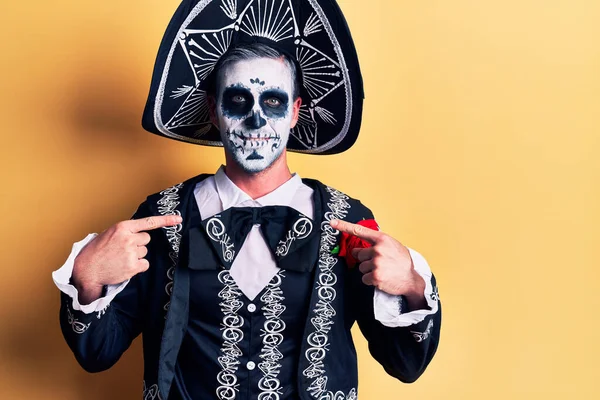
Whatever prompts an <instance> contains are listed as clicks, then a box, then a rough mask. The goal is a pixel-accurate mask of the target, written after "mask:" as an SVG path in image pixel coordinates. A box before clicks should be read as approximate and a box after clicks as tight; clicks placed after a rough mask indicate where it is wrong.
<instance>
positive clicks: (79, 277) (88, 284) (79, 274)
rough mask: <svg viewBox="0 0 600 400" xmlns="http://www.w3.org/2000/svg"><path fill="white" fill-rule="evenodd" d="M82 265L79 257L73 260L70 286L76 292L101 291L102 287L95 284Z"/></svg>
mask: <svg viewBox="0 0 600 400" xmlns="http://www.w3.org/2000/svg"><path fill="white" fill-rule="evenodd" d="M83 264H84V263H82V262H81V260H79V257H77V258H75V262H74V264H73V274H72V276H71V284H72V285H73V286H75V288H76V289H77V291H78V292H80V293H81V292H96V291H98V290H100V291H102V289H103V287H104V285H102V284H101V283H99V282H96V281H95V280H94V279H93V277H92V276H91V275H90V274H89V273H88V270H89V269H88V268H85V266H84V265H83Z"/></svg>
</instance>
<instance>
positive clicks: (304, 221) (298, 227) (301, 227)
mask: <svg viewBox="0 0 600 400" xmlns="http://www.w3.org/2000/svg"><path fill="white" fill-rule="evenodd" d="M312 230H313V223H312V221H311V220H310V218H308V217H300V218H298V220H297V221H296V222H295V223H294V226H293V227H292V229H291V230H290V231H288V233H287V235H286V238H285V241H283V240H280V241H279V244H278V245H277V250H276V251H275V255H276V256H278V257H281V256H286V255H287V253H288V252H289V251H290V247H291V246H292V243H294V241H296V240H302V239H306V238H307V237H308V236H309V235H310V234H311V232H312Z"/></svg>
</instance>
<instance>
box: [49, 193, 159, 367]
mask: <svg viewBox="0 0 600 400" xmlns="http://www.w3.org/2000/svg"><path fill="white" fill-rule="evenodd" d="M149 215H150V212H149V209H148V208H147V206H146V203H143V204H142V205H141V206H140V207H139V208H138V210H137V212H136V213H135V214H134V216H133V218H134V219H137V218H144V217H146V216H149ZM149 233H150V234H151V237H152V238H151V241H150V244H153V242H155V241H157V240H158V238H157V237H156V236H157V233H159V232H158V231H152V232H149ZM152 247H153V246H151V245H149V246H148V255H147V256H146V258H147V259H148V260H149V261H150V264H151V268H150V269H149V270H148V271H146V272H144V273H142V274H138V275H136V276H134V277H133V278H131V280H130V282H129V284H128V285H127V286H125V288H124V289H123V290H122V291H121V292H120V293H119V294H117V296H116V297H115V298H114V299H113V300H112V301H111V302H110V304H108V305H107V306H106V307H105V308H104V309H101V310H100V311H97V312H93V313H90V314H86V313H84V312H82V311H79V310H75V309H74V308H73V301H72V299H71V297H69V295H67V294H65V293H63V292H61V294H60V295H61V308H60V314H59V318H60V326H61V330H62V333H63V336H64V338H65V340H66V341H67V344H68V345H69V347H70V348H71V350H72V351H73V354H74V355H75V358H76V359H77V361H78V362H79V364H80V365H81V366H82V367H83V368H84V369H85V370H86V371H88V372H100V371H104V370H106V369H108V368H110V367H111V366H113V365H114V364H115V363H116V362H117V361H118V360H119V358H120V357H121V355H122V354H123V353H124V352H125V350H127V348H128V347H129V346H130V344H131V342H132V341H133V339H135V338H136V337H137V336H138V335H139V334H140V333H141V331H142V327H143V320H144V308H145V307H144V305H145V299H146V298H147V297H146V296H145V292H146V290H145V287H146V286H147V280H148V273H149V272H150V271H152V261H151V259H152V253H153V249H152Z"/></svg>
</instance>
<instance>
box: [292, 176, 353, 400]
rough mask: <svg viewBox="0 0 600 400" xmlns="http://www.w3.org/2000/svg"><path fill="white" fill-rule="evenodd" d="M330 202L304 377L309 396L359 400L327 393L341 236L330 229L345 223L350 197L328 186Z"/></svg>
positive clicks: (340, 394) (321, 250)
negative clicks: (335, 222)
mask: <svg viewBox="0 0 600 400" xmlns="http://www.w3.org/2000/svg"><path fill="white" fill-rule="evenodd" d="M326 190H327V192H329V194H330V196H331V199H330V202H329V203H327V207H328V208H329V211H327V212H326V213H325V215H324V218H323V222H322V223H321V231H322V234H321V243H320V247H319V271H318V277H317V287H316V291H317V296H318V301H317V304H316V307H315V309H314V310H313V315H314V316H313V317H312V318H311V319H310V322H311V323H312V325H313V327H314V328H315V330H314V331H313V332H311V333H310V334H309V335H308V336H307V339H306V340H307V343H308V349H307V350H306V352H305V354H304V355H305V357H306V359H307V360H308V362H309V365H308V367H307V368H306V369H305V370H304V371H302V374H303V375H304V376H305V377H307V378H309V379H312V382H311V383H310V385H309V386H308V388H307V391H308V392H309V394H310V395H311V396H312V397H314V398H316V399H319V400H330V399H331V400H334V399H335V400H351V399H356V389H355V388H354V389H352V390H350V392H349V393H348V394H347V395H345V394H344V393H343V392H341V391H338V392H335V393H334V392H332V391H328V390H327V381H328V377H327V375H326V371H325V363H324V359H325V356H326V354H327V352H328V351H329V336H328V335H329V331H330V330H331V327H332V325H333V317H334V316H335V314H336V312H335V309H334V307H333V305H332V303H333V301H334V300H335V298H336V296H337V292H336V289H335V284H336V283H337V275H336V274H335V272H334V271H333V268H334V266H335V265H336V264H337V262H338V259H337V257H336V256H334V255H332V254H331V249H332V248H333V247H334V246H335V243H336V241H337V236H338V235H339V234H340V232H339V231H338V230H336V229H333V228H332V227H331V225H329V221H331V220H332V219H344V218H345V217H346V216H347V215H348V209H349V208H350V204H349V203H348V201H347V200H348V199H349V197H348V196H346V195H345V194H343V193H342V192H339V191H337V190H335V189H333V188H331V187H328V186H326Z"/></svg>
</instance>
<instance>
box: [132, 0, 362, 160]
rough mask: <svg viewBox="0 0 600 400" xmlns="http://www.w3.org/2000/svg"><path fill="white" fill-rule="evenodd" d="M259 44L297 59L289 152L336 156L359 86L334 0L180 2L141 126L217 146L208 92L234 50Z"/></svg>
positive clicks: (357, 119) (350, 134)
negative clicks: (298, 102)
mask: <svg viewBox="0 0 600 400" xmlns="http://www.w3.org/2000/svg"><path fill="white" fill-rule="evenodd" d="M252 40H258V41H261V42H264V43H267V44H269V45H271V46H273V47H277V48H278V49H280V50H282V51H285V52H287V53H288V54H290V55H292V56H293V57H295V59H296V61H297V64H298V65H299V67H300V69H301V71H302V77H303V87H302V89H301V91H300V95H301V97H302V102H303V104H302V107H301V109H300V118H299V121H298V124H297V125H296V127H295V128H294V129H293V130H292V132H291V135H290V140H289V142H288V145H287V148H288V150H290V151H296V152H303V153H313V154H334V153H341V152H343V151H345V150H347V149H349V148H350V147H351V146H352V145H353V144H354V142H355V141H356V138H357V136H358V132H359V129H360V123H361V117H362V103H363V97H364V96H363V87H362V77H361V74H360V67H359V64H358V57H357V55H356V49H355V47H354V43H353V41H352V37H351V35H350V30H349V29H348V25H347V24H346V20H345V18H344V15H343V14H342V12H341V10H340V8H339V7H338V5H337V3H336V1H335V0H184V1H183V2H182V3H181V5H180V6H179V8H178V9H177V11H176V12H175V15H174V16H173V18H172V19H171V22H170V23H169V26H168V27H167V30H166V33H165V36H164V37H163V39H162V42H161V44H160V48H159V50H158V56H157V60H156V64H155V66H154V73H153V76H152V83H151V86H150V94H149V96H148V101H147V103H146V108H145V110H144V115H143V118H142V125H143V127H144V128H145V129H146V130H148V131H150V132H152V133H156V134H158V135H161V136H165V137H168V138H171V139H177V140H181V141H184V142H188V143H194V144H200V145H208V146H222V143H221V138H220V135H219V131H218V129H217V128H216V127H215V126H213V125H212V123H211V122H210V119H209V113H208V104H207V99H206V89H207V87H208V86H209V84H210V80H211V79H212V74H211V72H212V70H213V67H214V65H215V64H216V62H217V61H218V60H219V58H220V57H221V56H222V55H223V54H224V53H225V51H226V50H227V49H228V48H229V47H230V46H232V45H234V44H237V43H242V42H248V41H252Z"/></svg>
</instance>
